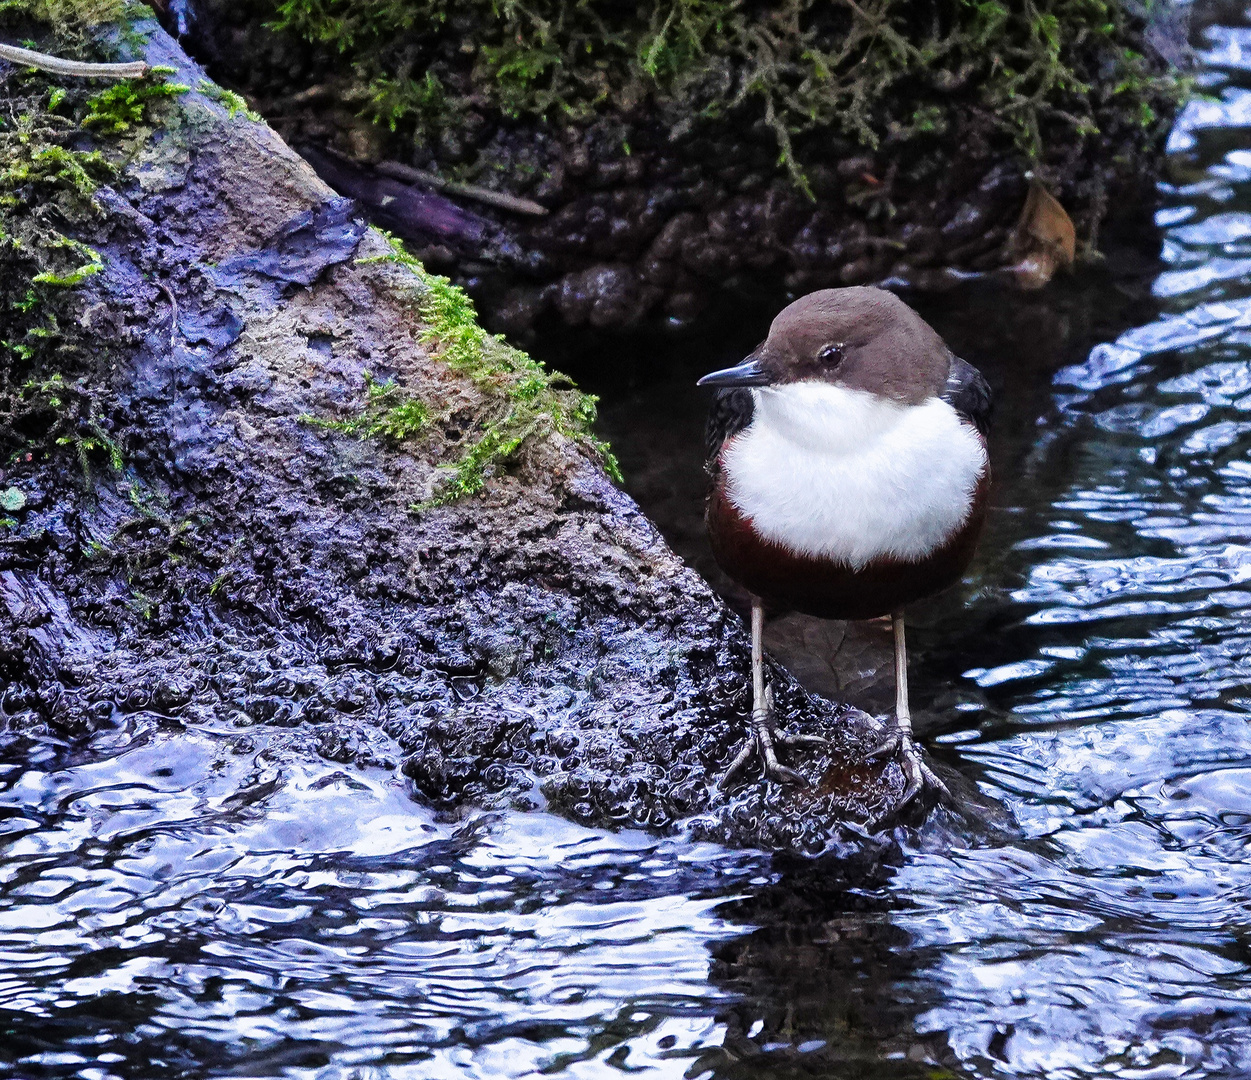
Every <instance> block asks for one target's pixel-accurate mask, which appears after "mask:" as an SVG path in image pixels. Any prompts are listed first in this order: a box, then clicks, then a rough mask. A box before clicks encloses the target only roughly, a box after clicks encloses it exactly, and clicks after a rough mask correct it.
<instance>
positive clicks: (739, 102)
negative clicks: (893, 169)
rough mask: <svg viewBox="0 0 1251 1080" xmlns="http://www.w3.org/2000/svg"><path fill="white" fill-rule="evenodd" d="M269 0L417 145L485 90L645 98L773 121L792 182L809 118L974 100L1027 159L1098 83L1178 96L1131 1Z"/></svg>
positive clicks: (915, 122)
mask: <svg viewBox="0 0 1251 1080" xmlns="http://www.w3.org/2000/svg"><path fill="white" fill-rule="evenodd" d="M273 15H274V22H273V24H274V25H275V26H276V27H279V28H285V29H289V30H292V31H294V32H296V33H298V34H300V35H302V36H303V37H305V38H306V39H308V40H310V41H314V42H320V43H323V44H326V45H329V46H332V47H333V48H335V49H337V50H338V51H339V52H340V53H341V54H342V61H341V62H342V63H344V64H346V65H350V66H351V67H352V69H353V70H354V71H355V72H356V77H357V79H358V80H359V81H360V82H362V83H363V84H365V85H367V86H368V88H369V91H368V95H367V98H368V105H367V106H366V108H365V111H366V112H367V113H369V114H370V115H372V116H373V117H374V118H375V119H377V120H381V121H382V122H385V123H386V124H387V126H389V127H390V128H391V130H393V131H395V130H400V131H402V132H403V133H404V134H406V135H411V136H412V137H413V138H415V139H416V140H418V141H419V142H420V141H425V140H431V139H434V138H436V137H437V136H439V135H440V134H441V133H442V132H443V131H444V130H445V129H446V128H447V127H448V126H449V121H450V120H451V119H452V118H454V117H457V116H464V115H468V114H471V113H473V112H475V111H481V109H482V106H483V104H484V103H485V104H486V105H487V106H488V107H489V108H490V109H493V110H494V111H496V112H498V113H500V114H503V115H504V116H506V117H507V116H512V117H516V116H534V117H542V118H545V119H548V120H559V119H561V118H568V119H571V120H575V121H585V120H587V119H588V118H589V117H591V116H592V115H594V114H598V113H609V112H612V111H614V110H622V111H628V109H629V108H630V107H631V106H632V105H633V104H635V103H639V102H641V101H643V100H645V99H649V98H650V99H652V100H653V101H655V102H656V103H657V104H658V105H659V106H660V107H661V111H662V112H664V111H665V110H666V106H672V108H671V109H670V110H669V111H670V114H671V115H673V116H675V117H703V118H713V117H718V116H723V115H725V114H726V113H728V112H731V111H736V110H742V111H744V112H745V113H746V114H747V116H748V117H751V116H754V117H755V118H756V119H758V120H760V121H763V122H764V123H765V124H767V125H768V126H769V127H770V128H771V129H772V130H773V132H774V135H775V137H776V140H777V146H778V157H779V161H780V162H781V163H782V164H783V165H784V166H785V167H786V168H788V169H789V170H790V172H791V174H792V176H793V177H794V178H795V179H796V180H797V181H798V182H799V183H801V184H803V183H804V181H803V167H804V158H805V149H804V146H803V142H802V137H803V136H805V135H806V134H808V133H810V132H815V131H829V130H831V129H832V130H834V131H836V132H841V133H842V134H843V135H844V136H848V137H851V138H853V139H854V140H856V141H858V142H859V143H861V144H863V145H865V146H867V147H876V146H878V145H879V144H881V143H884V142H887V141H890V142H896V143H897V142H906V141H911V140H915V139H922V138H926V137H930V136H933V135H935V134H940V133H942V132H944V131H945V130H947V129H948V128H949V127H951V126H952V125H953V121H954V119H955V117H956V116H957V114H959V113H961V112H962V111H967V110H976V111H979V112H981V113H983V114H984V115H985V116H986V117H988V118H989V120H990V122H991V123H992V124H993V125H994V126H996V127H998V128H999V129H1000V130H1002V131H1003V132H1004V134H1005V135H1006V136H1007V137H1009V138H1010V139H1011V141H1012V143H1013V144H1014V145H1015V147H1016V149H1017V150H1018V152H1019V153H1021V154H1022V155H1024V156H1025V157H1027V158H1031V159H1033V158H1037V157H1038V156H1039V155H1040V154H1041V153H1042V151H1043V149H1044V143H1045V142H1046V141H1047V140H1068V139H1072V138H1073V137H1075V136H1082V135H1085V134H1089V133H1090V132H1091V131H1092V130H1094V128H1095V126H1096V122H1095V114H1096V111H1097V106H1098V105H1099V103H1100V100H1101V99H1100V95H1104V94H1109V93H1110V94H1111V95H1113V96H1116V97H1118V99H1119V102H1118V104H1119V107H1120V111H1122V112H1123V113H1124V114H1126V115H1133V116H1137V117H1139V118H1140V119H1141V121H1142V122H1143V123H1150V122H1151V120H1152V118H1153V116H1154V105H1153V103H1154V102H1158V100H1159V98H1160V95H1161V94H1164V95H1168V94H1171V93H1172V92H1173V85H1172V81H1171V79H1170V78H1169V77H1166V76H1157V75H1155V74H1153V73H1152V71H1151V70H1150V68H1149V65H1148V64H1147V63H1146V62H1145V61H1144V59H1143V57H1142V56H1141V55H1140V54H1138V53H1137V52H1135V51H1133V50H1132V49H1129V48H1126V47H1125V42H1126V41H1127V40H1128V38H1129V35H1128V33H1127V31H1128V28H1129V25H1130V23H1131V22H1132V18H1131V16H1130V15H1129V13H1128V10H1127V5H1125V4H1123V3H1122V2H1120V0H1023V2H1021V3H1008V2H1006V0H960V2H958V3H946V4H939V3H914V2H912V0H858V2H853V0H841V2H837V3H825V2H819V0H784V2H783V3H781V4H766V3H750V2H749V3H742V2H739V0H643V2H641V3H639V4H637V5H634V4H626V5H622V4H615V3H608V2H603V0H592V2H578V0H534V2H533V3H527V4H518V3H503V4H501V3H498V2H497V0H463V2H458V3H456V4H451V3H449V2H448V0H370V2H361V0H278V2H276V4H275V6H274V9H273ZM1095 72H1098V80H1099V87H1095V86H1093V85H1092V83H1091V81H1090V77H1091V75H1092V74H1093V73H1095ZM918 101H921V102H924V104H923V105H922V106H921V107H918V105H917V102H918Z"/></svg>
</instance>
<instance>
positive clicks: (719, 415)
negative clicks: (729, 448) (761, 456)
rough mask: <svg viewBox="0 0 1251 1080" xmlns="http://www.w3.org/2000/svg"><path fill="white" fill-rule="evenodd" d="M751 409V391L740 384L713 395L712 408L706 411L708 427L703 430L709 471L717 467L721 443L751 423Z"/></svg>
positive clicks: (752, 409) (752, 407)
mask: <svg viewBox="0 0 1251 1080" xmlns="http://www.w3.org/2000/svg"><path fill="white" fill-rule="evenodd" d="M753 411H754V406H753V405H752V397H751V391H750V390H747V389H744V388H743V387H741V386H736V387H734V388H732V389H725V390H718V391H717V392H716V393H715V394H714V395H713V397H712V408H711V409H709V411H708V427H707V428H706V429H705V432H704V445H705V448H706V450H707V455H708V456H707V459H706V460H707V466H706V467H707V469H708V471H709V472H712V471H714V470H715V469H716V467H717V455H718V454H719V453H720V452H721V446H722V444H723V443H724V442H725V440H726V439H729V438H731V437H732V436H734V435H737V434H738V433H739V432H740V431H742V430H743V429H744V428H745V427H747V425H748V424H750V423H751V418H752V412H753Z"/></svg>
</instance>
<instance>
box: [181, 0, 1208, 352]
mask: <svg viewBox="0 0 1251 1080" xmlns="http://www.w3.org/2000/svg"><path fill="white" fill-rule="evenodd" d="M192 9H193V10H194V11H195V12H196V13H197V16H198V19H199V21H198V23H196V22H193V24H192V30H191V33H190V37H189V39H188V40H189V41H190V43H191V45H192V47H193V48H194V49H195V50H196V51H197V52H198V54H199V55H201V56H202V57H203V58H204V59H206V60H207V61H208V62H209V63H210V65H211V67H212V69H213V70H214V72H215V73H216V74H218V75H219V77H221V78H224V79H226V80H228V81H232V82H233V83H234V84H235V85H237V86H238V88H239V89H241V90H244V91H245V92H246V93H247V94H248V95H249V96H250V98H251V99H252V100H253V102H254V103H255V104H256V105H257V106H258V108H259V109H260V111H261V112H262V113H264V114H265V115H266V116H267V117H269V118H270V120H271V122H272V123H274V124H275V126H277V127H278V129H279V130H280V132H282V133H283V134H284V136H285V137H287V138H288V140H289V141H291V142H292V143H293V144H294V145H297V146H311V147H316V148H318V149H321V148H326V147H328V148H330V149H331V150H333V151H337V152H338V154H340V155H342V156H343V157H344V158H346V159H349V162H350V161H351V160H355V162H356V163H357V164H358V165H360V166H361V167H362V168H361V169H359V170H358V171H357V172H355V173H353V172H352V170H351V166H350V163H349V164H346V165H345V164H343V163H342V162H333V163H332V166H331V168H330V169H329V171H327V172H326V173H325V174H324V175H327V177H328V178H329V179H331V182H332V183H335V184H336V186H339V187H340V189H341V190H343V191H344V192H345V193H347V194H351V195H352V196H354V197H356V198H358V199H361V200H362V201H363V202H365V203H366V204H371V203H372V204H376V205H377V206H378V207H379V208H380V212H383V213H385V212H386V209H385V208H386V206H387V205H388V204H389V203H393V199H392V197H391V194H390V193H391V192H392V191H393V189H392V188H387V190H386V191H383V190H382V187H381V186H380V180H379V175H378V174H376V173H372V172H370V171H369V170H370V167H371V166H372V165H374V164H376V163H377V162H378V161H379V160H380V159H389V160H392V161H396V162H399V163H401V164H403V165H408V166H414V167H417V168H419V169H425V170H429V171H433V172H436V173H438V174H439V175H440V176H442V177H443V178H444V179H445V180H448V181H452V182H456V183H460V184H466V183H468V184H474V185H479V186H482V187H486V188H490V189H494V190H498V191H502V192H507V193H510V194H513V195H516V196H522V197H525V198H527V199H529V200H533V201H537V202H538V203H540V204H542V205H543V206H544V207H546V208H548V209H549V210H550V211H551V213H550V214H549V215H548V216H547V217H545V218H525V217H522V216H519V215H513V214H509V213H507V212H506V211H501V210H499V209H497V208H494V207H491V206H486V205H483V204H480V203H474V202H472V201H465V200H463V199H458V198H457V196H456V195H451V196H450V197H451V198H453V199H454V200H456V201H458V202H459V203H460V205H461V206H462V207H463V208H464V209H465V210H467V211H470V212H472V213H473V214H475V215H477V216H478V217H480V218H482V219H484V220H486V221H488V222H490V223H492V225H493V227H494V228H495V230H496V231H495V233H493V234H492V239H491V242H489V243H486V242H482V241H481V240H476V241H474V242H467V243H465V244H461V245H460V246H458V245H457V244H455V243H448V242H447V241H446V239H445V238H442V237H439V236H436V235H434V234H433V233H432V232H431V231H430V230H429V229H428V228H426V227H425V226H424V225H423V222H422V221H421V220H419V219H414V220H410V221H408V222H405V221H403V220H400V221H393V222H392V227H394V228H396V229H397V230H398V231H400V232H401V233H402V234H404V235H406V236H407V237H408V238H409V239H411V240H412V241H413V242H414V243H415V244H416V246H417V250H418V251H419V253H420V254H421V255H422V256H423V257H424V258H425V259H426V261H427V263H431V264H435V265H438V266H440V268H441V269H444V270H445V271H451V272H452V275H453V277H454V278H457V279H458V280H461V281H462V282H465V283H468V284H469V285H470V287H471V289H472V290H473V292H474V295H475V299H477V301H478V303H479V306H480V308H482V310H483V311H484V314H485V315H486V317H487V318H488V321H493V322H494V323H495V324H496V325H497V326H499V327H501V328H505V329H508V330H512V331H524V330H526V329H528V328H529V327H531V326H532V325H534V324H535V322H536V321H540V320H542V319H544V318H551V317H555V318H558V319H560V320H562V321H564V322H565V323H569V324H573V325H579V324H583V323H590V324H592V325H597V326H612V327H617V326H623V325H631V324H638V323H641V322H656V321H669V322H679V323H683V322H685V323H689V322H691V321H692V320H695V319H698V318H699V316H700V313H701V312H705V311H707V310H708V306H709V303H710V302H711V301H715V300H716V299H718V298H720V299H725V298H727V297H731V298H732V297H735V296H741V295H749V294H753V293H755V294H759V293H760V292H761V290H762V287H763V288H764V289H772V290H773V291H774V292H776V293H777V294H778V295H780V294H781V293H783V292H786V291H790V292H800V291H806V290H808V289H812V288H819V287H825V286H831V285H839V284H858V283H864V282H870V281H882V280H886V279H892V278H893V279H895V280H907V281H909V282H911V283H913V284H918V285H921V286H925V285H939V284H941V283H942V282H943V281H944V280H945V277H944V275H946V274H948V273H949V272H950V271H951V270H953V269H954V270H957V271H960V272H968V271H987V270H992V269H994V268H996V267H999V266H1001V265H1003V264H1004V262H1005V261H1006V260H1007V258H1008V256H1009V251H1008V248H1009V245H1008V239H1009V237H1010V234H1011V232H1012V228H1013V226H1014V225H1015V223H1016V220H1017V217H1018V216H1019V214H1020V212H1021V209H1022V206H1023V204H1024V201H1025V196H1026V192H1027V188H1028V185H1027V182H1026V179H1025V177H1026V175H1027V174H1030V175H1032V176H1034V177H1036V178H1038V179H1039V180H1040V181H1041V182H1042V183H1044V184H1045V186H1046V187H1047V188H1048V189H1049V190H1050V191H1051V192H1052V194H1054V195H1055V196H1057V197H1058V198H1059V199H1060V201H1061V202H1062V203H1063V204H1064V206H1065V207H1066V209H1067V210H1068V211H1069V213H1070V214H1071V215H1072V216H1073V218H1074V220H1075V223H1076V226H1077V230H1078V235H1079V238H1080V240H1081V242H1082V244H1083V246H1084V249H1085V250H1086V251H1090V250H1093V249H1094V248H1095V246H1096V245H1097V243H1098V237H1099V229H1100V225H1101V224H1102V223H1103V222H1104V219H1105V218H1106V217H1107V216H1108V213H1109V207H1110V206H1116V207H1117V208H1118V210H1120V211H1122V212H1124V213H1126V214H1128V213H1129V212H1130V211H1131V210H1132V209H1133V208H1139V209H1140V208H1141V207H1142V206H1143V204H1144V201H1145V200H1148V199H1149V198H1150V192H1151V187H1152V180H1153V178H1154V176H1155V174H1156V171H1157V166H1158V162H1159V160H1160V156H1161V152H1162V146H1163V138H1164V134H1165V131H1166V129H1167V125H1168V122H1169V120H1170V118H1171V116H1172V114H1173V112H1174V109H1175V107H1176V104H1177V101H1178V100H1179V95H1180V93H1181V90H1182V88H1183V86H1182V81H1181V80H1180V79H1179V77H1178V76H1177V74H1176V73H1175V72H1174V71H1172V70H1170V69H1169V67H1168V65H1167V64H1166V62H1165V61H1164V60H1163V58H1162V57H1161V56H1160V55H1159V54H1158V53H1157V52H1156V51H1155V50H1154V49H1153V48H1152V47H1151V46H1149V45H1148V44H1147V41H1148V38H1151V39H1152V40H1155V39H1156V38H1158V37H1159V29H1160V28H1159V26H1153V27H1151V28H1150V29H1151V33H1150V34H1148V29H1149V27H1148V17H1147V16H1144V15H1142V14H1141V9H1140V6H1139V5H1130V4H1127V3H1123V2H1120V0H1112V2H1103V0H1030V2H1028V3H1025V4H1012V5H1008V4H1003V3H999V2H996V0H982V2H978V3H968V2H966V3H954V2H953V3H940V2H929V3H921V4H915V3H908V2H904V0H871V2H865V3H860V4H855V5H853V4H841V3H840V4H808V3H802V2H800V0H795V2H794V3H791V4H787V5H782V6H781V7H779V6H778V5H765V4H746V5H744V4H727V3H724V2H722V0H648V2H645V3H643V4H639V5H625V6H622V5H616V4H608V3H585V4H574V3H570V2H567V0H542V2H539V3H536V4H529V5H524V6H522V5H511V4H509V5H497V4H493V3H491V2H489V0H471V2H468V3H465V4H457V5H446V4H443V3H441V2H439V0H377V2H372V3H362V2H359V0H319V2H317V3H311V2H309V0H283V2H278V0H251V2H250V3H242V4H240V3H229V4H228V3H225V0H198V2H197V3H195V4H193V5H192ZM1161 11H1163V9H1161ZM1150 17H1151V18H1156V19H1157V21H1158V19H1159V18H1162V17H1163V16H1162V15H1160V14H1159V13H1157V14H1155V15H1151V16H1150ZM1174 36H1175V37H1176V29H1175V28H1174ZM332 173H333V175H332ZM392 208H393V207H392ZM488 231H489V230H488Z"/></svg>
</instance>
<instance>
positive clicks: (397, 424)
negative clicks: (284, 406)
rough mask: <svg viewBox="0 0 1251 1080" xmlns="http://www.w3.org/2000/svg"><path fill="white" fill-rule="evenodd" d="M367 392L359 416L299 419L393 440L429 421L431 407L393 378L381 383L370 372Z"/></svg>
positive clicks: (364, 436)
mask: <svg viewBox="0 0 1251 1080" xmlns="http://www.w3.org/2000/svg"><path fill="white" fill-rule="evenodd" d="M365 391H366V400H365V406H364V409H363V410H362V411H361V413H360V415H359V416H355V417H353V418H352V419H350V420H327V419H325V418H323V417H319V416H311V415H309V414H308V413H305V414H304V415H302V416H301V417H300V420H301V421H302V422H303V423H306V424H312V425H313V426H314V427H319V428H322V429H324V430H326V431H337V432H339V433H340V434H343V435H355V436H357V437H358V438H361V439H374V438H380V439H386V440H387V441H388V442H391V443H400V442H403V441H404V440H405V439H411V438H413V437H414V436H415V435H417V434H418V433H419V432H421V431H422V430H423V429H424V428H425V427H426V426H427V425H428V424H429V423H430V410H429V409H428V408H427V407H426V405H425V403H424V402H422V401H421V400H419V399H418V398H415V397H410V396H409V395H408V394H405V393H404V391H403V390H402V389H401V388H400V387H399V386H397V385H396V383H395V382H394V381H392V380H390V379H388V380H387V381H385V382H379V381H378V380H377V379H375V378H374V377H373V375H372V374H371V373H370V372H368V371H367V372H365Z"/></svg>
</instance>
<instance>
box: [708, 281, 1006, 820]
mask: <svg viewBox="0 0 1251 1080" xmlns="http://www.w3.org/2000/svg"><path fill="white" fill-rule="evenodd" d="M697 385H699V386H706V387H713V388H715V390H716V393H715V395H714V398H713V402H712V406H711V409H710V411H709V417H708V428H707V447H706V449H707V454H706V467H707V471H708V473H709V477H710V481H711V482H710V484H709V493H708V498H707V503H706V506H705V521H706V524H707V529H708V538H709V542H710V546H711V548H712V553H713V556H714V558H715V559H716V561H717V564H718V565H719V566H720V567H721V568H722V570H724V571H725V573H726V574H727V575H729V577H730V578H731V579H733V580H734V581H735V582H737V583H738V584H739V585H741V586H742V587H744V588H745V589H746V590H747V591H748V592H749V593H750V594H751V598H752V600H751V648H752V729H753V730H752V732H751V733H750V734H749V737H748V740H747V743H746V744H745V745H744V746H743V748H742V749H741V751H740V752H739V753H738V754H737V755H736V757H735V758H734V760H733V761H732V762H731V764H730V766H729V768H728V769H727V771H726V773H725V774H724V777H723V783H728V781H729V779H730V778H731V777H732V776H733V775H734V774H735V773H737V772H738V771H739V770H740V769H741V768H742V767H743V766H744V765H745V764H746V763H747V762H748V761H749V760H750V758H751V756H752V755H753V754H754V753H758V754H759V756H760V757H761V758H762V759H763V765H764V772H765V775H766V776H767V777H769V778H770V779H773V780H777V781H780V782H784V783H804V782H805V781H804V779H803V777H802V776H801V775H800V774H799V773H797V772H795V771H794V770H792V769H788V768H787V767H785V766H784V765H782V764H781V763H780V762H779V761H778V757H777V751H776V746H777V745H779V744H780V745H784V746H794V745H800V744H804V743H807V744H814V745H815V744H820V743H822V742H824V741H825V740H822V739H820V738H818V737H815V736H787V735H783V734H781V733H779V732H778V730H777V729H776V728H775V726H774V725H773V722H772V712H773V695H772V692H771V688H769V687H767V686H766V685H765V678H764V658H763V644H762V639H763V634H764V617H765V610H766V608H768V609H770V610H774V611H777V610H792V611H800V612H803V613H805V614H808V615H814V616H817V617H819V618H825V619H873V618H879V617H882V616H890V620H891V628H892V633H893V637H894V666H895V713H894V718H893V723H889V724H888V731H887V735H886V738H885V739H884V740H883V742H882V743H881V745H880V746H878V747H876V748H875V749H874V750H873V751H872V752H871V753H870V755H869V757H870V758H875V759H881V758H885V757H889V756H897V757H898V760H899V763H900V767H901V768H902V770H903V773H904V777H905V788H904V792H903V794H902V796H901V801H900V804H899V805H900V807H902V806H904V805H905V804H907V803H908V802H910V801H911V800H913V799H914V798H916V796H917V795H919V794H920V793H921V791H922V790H923V788H924V787H926V786H930V787H932V788H935V789H937V790H938V791H940V792H942V793H946V787H945V785H944V784H943V783H942V781H941V780H940V779H939V778H938V777H937V776H935V775H934V773H933V772H932V770H930V768H929V766H928V765H926V764H925V761H924V759H923V758H922V756H921V754H920V751H919V750H918V748H917V745H916V741H915V739H914V736H913V731H912V717H911V713H910V711H909V708H908V659H907V646H906V642H905V636H904V609H905V607H906V606H907V605H908V604H911V603H912V602H913V601H915V600H919V599H921V598H922V597H926V596H931V595H933V594H935V593H937V592H940V591H942V590H943V589H945V588H947V587H948V586H950V585H952V584H953V583H954V582H956V581H958V580H959V579H960V578H961V576H962V575H963V574H964V571H965V570H966V569H967V567H968V565H969V562H970V561H971V560H972V558H973V553H974V549H975V547H976V544H977V540H978V536H979V534H980V533H981V530H982V525H983V523H984V521H985V518H986V510H987V504H988V498H989V492H990V483H991V466H990V455H989V451H988V446H987V436H988V433H989V424H990V414H991V405H992V400H991V391H990V386H989V385H988V384H987V382H986V380H985V378H984V377H983V376H982V374H981V372H979V371H978V370H977V368H975V367H974V366H973V365H972V364H969V363H967V362H965V361H964V360H962V359H960V358H959V357H957V356H956V355H955V354H954V353H953V352H952V351H951V350H950V349H949V348H948V347H947V345H946V344H945V343H944V341H943V339H942V338H941V337H940V336H939V335H938V333H937V332H936V331H935V330H934V329H933V328H932V327H931V326H930V325H929V324H928V323H927V322H925V320H924V319H922V318H921V316H920V315H918V314H917V313H916V312H915V311H914V310H913V309H912V308H911V307H909V306H908V305H907V304H906V303H905V302H904V301H903V300H901V299H900V298H899V297H898V296H896V295H895V294H894V293H891V292H889V291H887V290H885V289H879V288H874V287H871V286H856V287H852V288H839V289H822V290H820V291H818V292H813V293H809V294H808V295H806V296H803V297H801V298H799V299H798V300H795V301H794V302H793V303H791V304H789V305H788V306H787V307H786V308H784V309H783V310H782V311H781V312H780V313H779V314H778V315H777V317H776V318H775V319H774V320H773V323H772V325H771V326H770V328H769V334H768V337H767V338H766V339H765V340H764V342H763V343H762V344H761V345H759V346H758V347H757V348H756V349H755V350H754V351H753V352H752V353H751V354H750V355H749V356H748V357H747V358H746V359H744V360H743V361H742V362H741V363H739V364H737V365H735V366H734V367H729V368H725V369H723V370H720V371H714V372H712V373H711V374H708V375H705V376H704V377H703V378H701V379H700V380H699V381H698V384H697Z"/></svg>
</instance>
